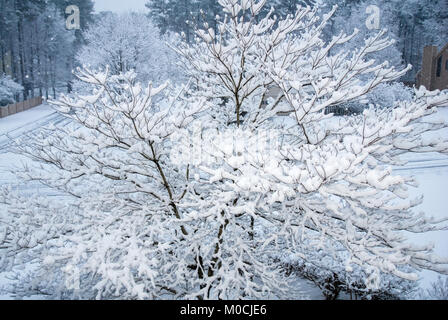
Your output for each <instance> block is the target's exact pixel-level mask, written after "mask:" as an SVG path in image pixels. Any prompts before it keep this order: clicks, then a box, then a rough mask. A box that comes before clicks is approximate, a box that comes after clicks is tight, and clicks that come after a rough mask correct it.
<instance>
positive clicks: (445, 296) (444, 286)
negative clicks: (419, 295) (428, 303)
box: [424, 277, 448, 300]
mask: <svg viewBox="0 0 448 320" xmlns="http://www.w3.org/2000/svg"><path fill="white" fill-rule="evenodd" d="M424 298H426V299H429V300H448V277H444V278H442V277H439V278H438V279H437V281H436V282H434V283H432V284H431V288H429V289H427V290H426V294H424Z"/></svg>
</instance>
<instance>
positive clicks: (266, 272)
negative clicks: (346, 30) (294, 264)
mask: <svg viewBox="0 0 448 320" xmlns="http://www.w3.org/2000/svg"><path fill="white" fill-rule="evenodd" d="M265 2H266V1H263V0H262V1H259V2H254V1H250V0H220V1H219V3H220V4H221V5H222V6H223V16H224V18H223V20H222V21H221V22H220V24H219V27H218V32H215V31H214V29H213V28H209V26H208V25H207V24H205V25H204V29H198V30H197V41H196V42H195V43H194V44H192V45H190V44H186V43H185V44H183V45H182V46H179V47H178V48H177V51H178V53H179V54H180V57H181V59H182V61H183V64H184V66H185V70H186V71H187V73H188V75H189V76H190V77H191V81H190V82H189V84H188V85H187V86H185V88H184V89H183V90H182V91H180V92H177V91H174V92H173V91H172V89H169V88H168V87H167V86H166V85H164V86H161V87H158V88H153V87H152V86H151V85H149V86H143V85H141V84H139V83H138V82H137V81H136V77H135V74H133V73H126V74H121V75H112V76H111V75H109V74H108V72H106V73H96V72H92V71H90V70H84V71H80V74H79V80H80V81H83V82H85V83H87V84H89V85H90V86H91V88H92V89H91V94H90V95H88V96H78V97H76V98H69V97H62V98H61V99H59V100H58V101H53V103H54V104H55V105H56V106H57V108H58V109H59V111H60V112H61V113H63V114H64V115H65V116H66V117H68V118H70V119H72V123H71V125H68V126H58V127H57V128H55V127H51V128H46V129H44V130H43V131H42V132H41V133H40V134H36V133H33V137H26V138H24V139H20V141H18V143H17V148H18V152H21V153H22V154H25V155H28V156H29V157H30V158H32V159H34V160H36V162H35V165H34V166H29V167H26V168H24V169H23V170H22V171H20V172H19V176H20V177H21V178H22V179H25V180H29V181H40V182H41V183H43V184H44V185H45V186H48V187H51V188H52V189H55V190H58V191H59V194H60V196H59V197H51V198H47V197H42V196H40V195H35V196H34V197H29V196H28V197H25V196H22V195H21V194H20V193H18V192H17V191H15V190H14V189H13V188H2V189H1V191H0V202H2V203H4V204H6V205H7V208H8V210H7V211H6V213H4V212H2V213H1V216H0V221H1V222H2V224H1V228H2V229H1V232H0V234H1V235H2V236H1V237H0V239H2V244H1V248H2V249H1V251H0V252H1V253H2V260H1V261H2V263H3V266H4V267H7V268H8V270H10V269H11V268H12V267H13V266H14V265H17V264H19V263H23V262H27V261H32V262H33V263H34V264H36V263H38V267H37V268H36V269H34V270H33V276H32V277H33V279H34V286H33V287H31V288H30V286H29V284H26V288H25V289H24V286H21V288H22V289H20V286H19V287H18V288H17V289H16V292H20V294H21V295H29V294H32V293H33V290H35V291H37V292H42V291H44V292H45V293H46V294H49V295H50V296H51V295H57V296H63V297H74V298H122V299H133V298H142V299H143V298H175V299H178V298H197V299H216V298H222V299H250V298H274V297H275V298H297V297H299V296H300V286H297V285H296V282H294V281H295V280H296V279H295V278H294V277H291V276H288V274H287V273H286V272H285V270H284V268H282V262H281V258H282V256H281V255H282V254H284V255H285V256H294V255H296V256H297V257H300V259H301V260H302V261H306V263H308V264H311V265H313V266H314V267H316V268H317V269H320V270H329V271H330V272H332V273H334V274H340V271H341V270H343V271H344V272H346V273H347V275H348V276H347V278H350V276H349V275H350V274H352V277H351V278H350V279H361V281H362V282H363V283H364V286H365V288H366V290H378V289H381V288H382V283H384V281H383V280H384V279H385V277H392V278H396V279H406V280H409V281H415V280H417V274H416V272H417V271H418V270H421V269H428V270H433V271H437V272H440V273H445V274H447V273H448V259H446V258H441V257H438V256H436V255H434V254H433V252H432V246H430V245H422V244H419V245H414V244H412V243H410V242H409V241H407V238H406V236H405V232H406V231H408V232H412V233H425V232H428V231H433V230H443V229H446V228H447V223H446V222H447V220H448V219H441V220H440V219H439V220H435V219H432V218H429V217H426V216H425V215H424V214H422V213H419V212H416V211H415V210H414V209H415V207H416V206H417V205H418V204H420V203H421V201H422V199H421V198H417V199H409V197H408V189H409V188H410V187H413V186H415V181H414V180H413V178H410V177H404V176H400V175H399V174H397V173H395V172H393V171H392V169H391V166H392V165H397V166H399V165H402V164H404V162H403V161H401V159H400V156H401V155H403V154H405V153H409V152H429V151H432V152H439V153H442V154H446V153H448V140H447V139H446V138H443V137H440V138H428V139H423V138H421V134H422V133H423V132H428V131H436V130H439V129H442V128H446V127H447V126H448V124H447V123H442V122H435V121H434V120H431V119H428V118H427V116H429V115H431V114H434V113H436V112H437V107H441V106H444V105H446V104H448V95H447V94H443V93H438V92H428V91H425V90H423V89H421V90H416V91H415V92H414V94H413V97H412V100H410V101H402V102H398V103H395V105H394V107H393V108H386V109H379V108H371V109H368V110H365V111H364V112H363V113H362V114H359V115H357V116H353V117H345V118H335V117H333V115H332V114H325V112H324V111H325V108H327V107H329V106H332V105H339V104H343V103H348V102H350V101H354V100H359V99H361V98H363V97H365V96H366V94H368V93H369V92H370V91H371V90H373V89H374V88H376V87H377V86H378V85H380V84H382V83H386V82H389V81H393V80H396V79H398V78H399V77H401V76H402V75H403V74H404V73H405V72H406V71H407V70H408V69H404V70H399V71H397V70H395V69H394V68H392V67H389V66H388V64H387V63H381V64H376V63H375V61H373V60H370V59H368V58H366V55H367V54H369V53H372V52H376V51H379V50H382V49H384V48H387V47H388V46H389V45H390V44H392V43H393V42H391V41H390V40H388V39H387V38H385V37H384V34H385V32H384V31H380V32H378V34H376V35H374V36H373V37H372V38H370V39H368V40H367V41H366V42H365V44H364V45H363V46H362V47H361V48H358V49H357V50H354V51H352V52H339V53H335V54H331V53H330V52H337V51H335V50H331V49H332V48H334V47H337V46H338V45H342V44H344V43H346V42H347V41H350V40H351V39H352V38H353V35H346V34H343V33H341V34H338V35H336V36H335V37H334V38H333V39H332V40H331V41H330V42H329V43H326V42H324V41H323V40H322V39H321V38H320V36H321V33H322V30H323V28H324V26H325V25H326V23H327V22H328V20H329V19H330V17H331V15H332V14H333V12H334V10H336V8H334V9H333V10H332V11H331V12H329V13H328V14H327V15H325V16H324V18H323V19H322V20H321V19H320V18H319V16H318V14H317V12H318V11H317V9H311V8H309V7H298V8H297V12H296V13H295V14H294V15H289V16H288V17H286V18H285V19H278V18H276V17H275V15H274V13H273V11H271V12H270V13H269V14H268V15H267V16H265V17H260V16H259V13H260V11H261V9H262V8H263V6H264V5H265ZM366 76H367V77H366ZM361 78H362V79H361ZM365 79H369V80H367V81H366V80H365ZM273 86H275V87H276V88H279V93H278V95H277V96H276V97H271V98H269V99H267V104H266V103H265V102H266V97H267V96H268V92H269V91H270V90H271V88H272V87H273ZM281 111H283V112H288V114H289V116H287V117H285V116H280V115H279V112H281ZM432 137H434V136H432ZM279 257H280V259H279ZM347 282H348V281H347ZM19 284H20V282H19Z"/></svg>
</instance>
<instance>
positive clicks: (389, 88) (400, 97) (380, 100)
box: [366, 82, 413, 108]
mask: <svg viewBox="0 0 448 320" xmlns="http://www.w3.org/2000/svg"><path fill="white" fill-rule="evenodd" d="M412 96H413V90H412V88H409V87H408V86H406V85H404V84H403V83H402V82H392V83H382V84H381V85H379V86H378V87H377V88H375V90H372V91H371V92H370V93H369V94H368V95H367V97H366V98H367V100H368V103H369V104H374V105H376V106H378V107H380V108H381V107H383V108H390V107H393V106H394V105H395V104H396V103H398V102H400V101H411V100H412Z"/></svg>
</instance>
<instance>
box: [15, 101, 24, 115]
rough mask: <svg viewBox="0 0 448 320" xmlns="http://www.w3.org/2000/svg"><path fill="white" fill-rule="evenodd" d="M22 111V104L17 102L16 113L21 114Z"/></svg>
mask: <svg viewBox="0 0 448 320" xmlns="http://www.w3.org/2000/svg"><path fill="white" fill-rule="evenodd" d="M23 110H25V105H24V104H23V102H17V113H19V112H22V111H23Z"/></svg>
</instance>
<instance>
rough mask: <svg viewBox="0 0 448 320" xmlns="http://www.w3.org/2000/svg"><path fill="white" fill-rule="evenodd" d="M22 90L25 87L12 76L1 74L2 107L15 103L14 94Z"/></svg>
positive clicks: (0, 102) (0, 92)
mask: <svg viewBox="0 0 448 320" xmlns="http://www.w3.org/2000/svg"><path fill="white" fill-rule="evenodd" d="M22 90H23V87H22V86H21V85H20V84H18V83H16V82H14V80H12V79H11V77H10V76H6V75H0V107H1V106H5V105H7V104H10V103H14V102H15V99H14V96H15V95H17V94H19V93H20V92H21V91H22Z"/></svg>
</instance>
